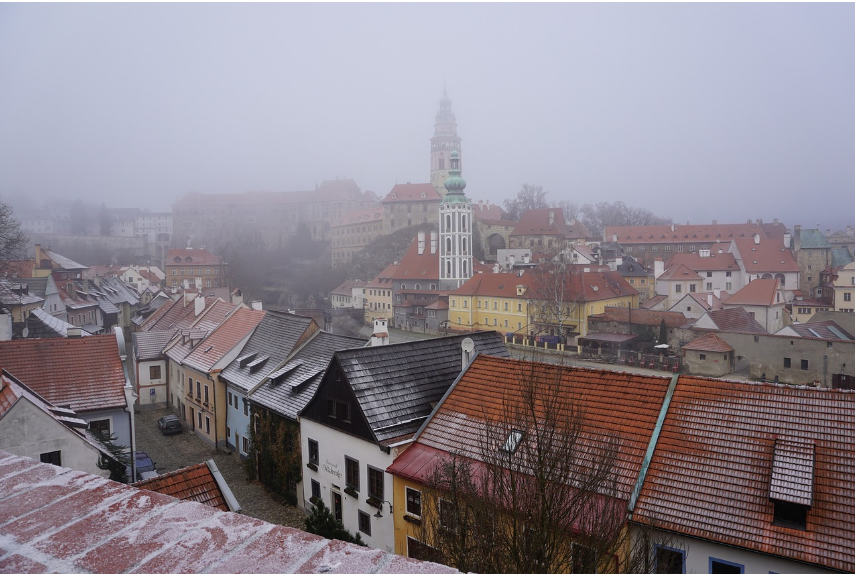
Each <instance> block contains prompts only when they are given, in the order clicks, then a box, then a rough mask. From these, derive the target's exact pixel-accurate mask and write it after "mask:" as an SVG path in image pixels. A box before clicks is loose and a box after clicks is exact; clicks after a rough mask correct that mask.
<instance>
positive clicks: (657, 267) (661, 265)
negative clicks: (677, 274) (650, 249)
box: [653, 258, 665, 279]
mask: <svg viewBox="0 0 855 575" xmlns="http://www.w3.org/2000/svg"><path fill="white" fill-rule="evenodd" d="M664 273H665V262H663V261H662V258H656V260H654V262H653V279H656V278H658V277H659V276H661V275H662V274H664Z"/></svg>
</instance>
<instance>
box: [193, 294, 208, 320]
mask: <svg viewBox="0 0 855 575" xmlns="http://www.w3.org/2000/svg"><path fill="white" fill-rule="evenodd" d="M193 306H194V308H193V313H194V314H195V315H196V316H198V315H199V314H200V313H202V312H203V311H205V298H204V297H202V296H199V297H197V298H196V299H194V300H193Z"/></svg>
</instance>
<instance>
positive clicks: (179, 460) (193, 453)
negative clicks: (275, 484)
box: [135, 408, 306, 529]
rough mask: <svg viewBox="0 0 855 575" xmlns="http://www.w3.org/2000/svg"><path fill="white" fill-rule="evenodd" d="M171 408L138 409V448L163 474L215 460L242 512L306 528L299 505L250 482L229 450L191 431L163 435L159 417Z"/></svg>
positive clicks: (280, 523) (239, 460)
mask: <svg viewBox="0 0 855 575" xmlns="http://www.w3.org/2000/svg"><path fill="white" fill-rule="evenodd" d="M171 413H172V411H171V410H170V409H169V408H163V409H156V410H146V411H141V412H137V413H136V414H135V417H136V432H137V451H145V452H146V453H148V455H149V457H151V458H152V460H153V461H154V463H155V468H156V469H157V472H158V473H160V474H164V473H169V472H170V471H175V470H177V469H183V468H184V467H190V466H191V465H196V464H197V463H203V462H205V461H207V460H208V459H213V460H214V462H215V463H216V464H217V468H219V470H220V472H221V473H222V474H223V477H224V478H225V480H226V483H228V485H229V488H230V489H231V490H232V493H233V494H234V496H235V498H236V499H237V500H238V503H240V506H241V513H242V514H244V515H248V516H250V517H255V518H256V519H261V520H262V521H267V522H268V523H273V524H275V525H285V526H287V527H296V528H297V529H305V525H304V520H305V518H306V514H305V513H304V512H303V511H302V510H301V509H298V508H297V507H294V506H291V505H288V504H287V503H279V502H277V501H276V500H275V499H274V498H273V497H272V496H271V494H270V493H268V492H267V490H266V489H265V487H264V486H263V485H262V484H261V483H259V482H257V481H249V480H247V478H246V473H245V472H244V469H243V461H242V460H241V459H240V457H238V456H237V455H236V454H234V453H231V452H229V451H220V450H215V449H212V448H211V446H210V445H208V444H207V443H205V442H204V441H202V440H201V439H199V438H198V437H196V435H195V434H194V433H193V432H192V431H187V430H185V431H183V432H182V433H180V434H178V435H163V434H161V433H160V429H159V428H158V427H157V420H158V419H159V418H161V417H163V416H164V415H168V414H171Z"/></svg>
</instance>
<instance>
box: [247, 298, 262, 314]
mask: <svg viewBox="0 0 855 575" xmlns="http://www.w3.org/2000/svg"><path fill="white" fill-rule="evenodd" d="M250 307H251V308H252V309H255V310H258V311H261V310H262V309H264V308H263V304H262V303H261V302H260V301H258V300H257V299H256V300H252V303H251V304H250Z"/></svg>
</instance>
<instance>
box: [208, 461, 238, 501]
mask: <svg viewBox="0 0 855 575" xmlns="http://www.w3.org/2000/svg"><path fill="white" fill-rule="evenodd" d="M205 465H207V466H208V469H209V470H210V472H211V475H213V476H214V480H215V481H216V482H217V487H219V488H220V492H221V493H222V494H223V499H225V500H226V505H228V506H229V510H230V511H233V512H235V513H240V510H241V506H240V503H238V501H237V499H235V496H234V493H232V490H231V489H230V488H229V485H228V483H226V480H225V478H224V477H223V474H222V473H220V470H219V469H218V468H217V464H216V463H214V460H213V459H209V460H208V461H206V462H205Z"/></svg>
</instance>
